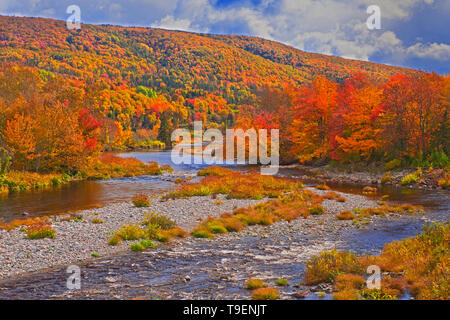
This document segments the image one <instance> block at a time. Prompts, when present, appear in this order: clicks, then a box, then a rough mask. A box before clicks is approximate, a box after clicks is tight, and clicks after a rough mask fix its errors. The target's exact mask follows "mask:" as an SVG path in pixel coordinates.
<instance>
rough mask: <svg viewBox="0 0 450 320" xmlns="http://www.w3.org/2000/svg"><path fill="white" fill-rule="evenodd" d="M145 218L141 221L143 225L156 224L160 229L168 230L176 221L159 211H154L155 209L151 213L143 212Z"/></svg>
mask: <svg viewBox="0 0 450 320" xmlns="http://www.w3.org/2000/svg"><path fill="white" fill-rule="evenodd" d="M144 216H145V220H144V221H143V222H142V224H143V225H147V226H148V225H150V224H153V225H156V226H159V227H160V228H161V230H168V229H172V228H175V227H176V225H177V224H176V222H175V221H173V220H171V219H170V218H168V217H167V216H166V215H164V214H161V213H156V212H155V211H153V212H151V213H146V214H144Z"/></svg>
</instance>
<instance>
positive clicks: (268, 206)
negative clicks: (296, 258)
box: [191, 190, 323, 238]
mask: <svg viewBox="0 0 450 320" xmlns="http://www.w3.org/2000/svg"><path fill="white" fill-rule="evenodd" d="M308 202H311V194H310V193H309V192H306V191H300V190H297V191H294V192H291V193H289V194H285V195H283V196H281V197H279V198H278V199H276V200H272V201H269V202H267V203H259V204H257V205H255V206H250V207H248V208H240V209H236V210H234V211H233V214H229V213H227V214H222V215H221V216H220V217H219V218H212V217H209V218H207V219H205V220H204V221H203V222H201V223H200V224H199V225H198V226H197V227H195V228H194V229H193V230H192V232H191V234H192V236H194V237H197V238H214V236H215V235H217V234H224V233H227V232H238V231H241V230H242V229H244V228H245V227H247V226H252V225H264V226H267V225H271V224H273V223H275V222H278V221H281V220H285V221H291V220H293V219H296V218H298V217H305V218H306V217H308V216H309V214H310V207H309V206H308ZM313 207H314V208H315V209H314V210H316V211H320V212H323V208H322V207H321V206H319V205H314V206H313ZM314 210H313V212H316V211H314Z"/></svg>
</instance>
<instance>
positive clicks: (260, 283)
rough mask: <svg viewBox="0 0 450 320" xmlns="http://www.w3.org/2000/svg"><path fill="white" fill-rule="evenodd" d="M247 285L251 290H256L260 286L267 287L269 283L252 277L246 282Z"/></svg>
mask: <svg viewBox="0 0 450 320" xmlns="http://www.w3.org/2000/svg"><path fill="white" fill-rule="evenodd" d="M245 287H246V288H247V289H249V290H255V289H259V288H266V287H267V284H266V283H265V282H264V281H262V280H260V279H255V278H252V279H249V280H247V281H246V282H245Z"/></svg>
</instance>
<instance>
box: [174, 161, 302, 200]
mask: <svg viewBox="0 0 450 320" xmlns="http://www.w3.org/2000/svg"><path fill="white" fill-rule="evenodd" d="M198 175H200V176H204V178H203V179H202V180H201V181H200V182H197V183H185V184H182V185H180V187H179V188H178V190H176V191H173V192H171V193H169V194H168V195H167V196H166V198H174V199H175V198H184V197H192V196H208V195H212V194H226V195H227V198H228V199H256V200H259V199H263V198H265V197H268V198H277V197H278V196H281V195H282V194H283V193H285V192H288V191H291V190H293V189H297V188H302V187H303V185H302V184H301V183H299V182H295V181H293V180H291V179H288V178H278V177H273V176H266V175H261V174H259V173H247V174H246V173H242V172H237V171H232V170H230V169H226V168H221V167H215V166H213V167H209V168H206V169H203V170H201V171H200V172H199V173H198Z"/></svg>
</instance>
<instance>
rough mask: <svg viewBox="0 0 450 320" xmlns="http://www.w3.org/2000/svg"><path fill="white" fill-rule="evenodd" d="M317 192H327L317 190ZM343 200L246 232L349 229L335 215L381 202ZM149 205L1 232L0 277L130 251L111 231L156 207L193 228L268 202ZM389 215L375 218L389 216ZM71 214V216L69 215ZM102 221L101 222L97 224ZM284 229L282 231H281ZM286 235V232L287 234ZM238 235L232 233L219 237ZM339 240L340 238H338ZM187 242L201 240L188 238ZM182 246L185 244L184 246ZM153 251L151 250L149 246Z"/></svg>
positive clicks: (197, 200)
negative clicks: (32, 233) (33, 231)
mask: <svg viewBox="0 0 450 320" xmlns="http://www.w3.org/2000/svg"><path fill="white" fill-rule="evenodd" d="M314 192H315V193H317V194H319V195H324V194H326V191H323V190H315V189H314ZM341 195H343V196H344V197H345V198H346V201H345V202H338V201H336V200H324V201H323V202H322V206H323V207H324V209H325V211H326V213H325V214H323V215H320V216H310V217H308V219H303V218H299V219H296V220H293V221H291V223H287V222H279V223H275V224H274V225H272V226H270V227H269V228H270V229H266V228H265V227H263V226H252V227H249V229H248V230H246V231H245V232H256V233H259V232H263V230H272V231H271V232H277V231H276V230H278V229H280V230H284V232H288V231H289V230H290V231H289V232H293V231H294V232H296V231H300V232H302V233H305V235H307V234H308V235H309V236H314V237H320V236H323V235H324V233H327V232H330V230H331V229H332V230H334V231H336V230H341V231H342V229H351V228H354V227H355V224H354V223H353V222H352V221H345V220H338V219H337V218H336V214H338V213H340V212H342V211H344V210H352V209H354V208H372V207H376V206H377V203H376V201H374V200H370V199H368V198H366V197H364V196H359V195H352V194H343V193H341ZM151 201H152V203H151V205H150V206H149V207H148V208H136V207H134V206H133V205H132V204H131V202H123V203H117V204H112V205H108V206H105V207H103V208H96V209H91V210H85V211H81V212H78V213H77V214H76V216H72V217H69V216H67V215H66V216H56V217H53V218H52V219H51V220H52V228H53V229H54V230H55V232H56V237H55V238H54V239H39V240H31V239H28V238H27V237H26V234H25V233H24V232H22V231H20V227H18V228H16V229H14V230H11V231H6V230H0V254H1V255H2V258H3V259H2V260H1V261H0V279H8V278H11V277H18V276H21V275H25V274H27V273H28V272H34V271H39V270H43V269H47V268H54V267H57V266H60V265H68V264H72V263H83V262H86V261H92V260H95V258H94V257H93V254H95V255H96V256H100V257H106V256H111V255H117V254H121V253H125V252H129V250H130V247H129V244H130V241H124V243H123V244H122V245H120V246H110V245H108V244H107V243H108V239H109V238H110V237H111V234H112V232H115V231H117V230H118V229H120V228H121V227H122V226H123V225H124V224H139V223H140V222H142V220H144V218H145V216H144V213H146V212H152V211H156V212H159V213H163V214H165V215H166V216H167V217H169V218H170V219H172V220H174V221H175V222H176V223H177V225H178V226H179V227H180V228H182V229H184V230H187V231H190V230H192V229H193V228H194V227H195V226H196V225H198V224H199V223H200V221H202V220H204V219H206V218H207V217H219V216H220V215H221V214H222V213H226V212H227V213H230V212H232V211H233V210H234V209H236V208H246V207H248V206H250V205H255V204H256V203H260V202H262V201H266V200H264V199H263V200H245V199H226V198H225V197H224V196H222V195H218V196H203V197H189V198H186V199H169V200H165V199H160V198H159V197H157V196H153V197H152V198H151ZM395 216H396V215H395V214H392V215H389V216H388V217H377V216H375V217H371V219H372V220H377V219H390V218H391V217H395ZM69 218H71V219H69ZM95 221H102V222H103V223H93V222H95ZM280 232H282V233H283V231H280ZM285 235H288V234H287V233H286V234H285ZM227 237H231V238H236V237H240V233H229V234H227V235H224V236H219V237H218V238H220V239H221V241H222V240H225V239H227ZM334 240H335V241H338V238H336V239H334ZM184 241H202V240H195V239H191V238H189V240H181V241H180V242H184ZM181 246H182V244H181ZM150 250H152V249H150Z"/></svg>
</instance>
